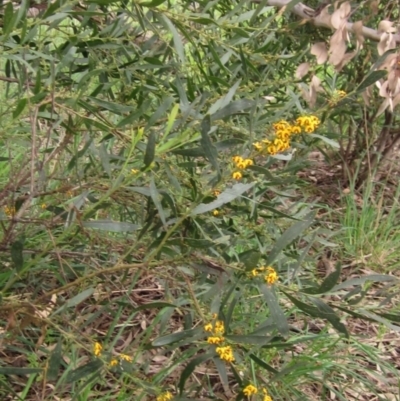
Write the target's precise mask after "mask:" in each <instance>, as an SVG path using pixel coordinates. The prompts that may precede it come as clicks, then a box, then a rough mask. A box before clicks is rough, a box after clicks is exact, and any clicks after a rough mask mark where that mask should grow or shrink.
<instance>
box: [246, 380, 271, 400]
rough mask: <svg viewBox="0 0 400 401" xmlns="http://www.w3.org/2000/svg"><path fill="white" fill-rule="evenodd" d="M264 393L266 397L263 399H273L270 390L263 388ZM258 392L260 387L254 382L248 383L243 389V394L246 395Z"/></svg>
mask: <svg viewBox="0 0 400 401" xmlns="http://www.w3.org/2000/svg"><path fill="white" fill-rule="evenodd" d="M262 391H263V394H264V398H263V401H272V398H271V397H270V395H269V394H268V391H267V390H266V389H265V388H263V390H262ZM257 393H258V389H257V387H256V386H254V385H253V384H251V383H250V384H248V385H247V386H246V387H245V388H244V389H243V394H244V395H245V396H246V397H251V396H252V395H254V394H257Z"/></svg>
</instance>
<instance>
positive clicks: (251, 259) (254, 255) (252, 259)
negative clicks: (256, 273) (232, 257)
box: [239, 249, 261, 270]
mask: <svg viewBox="0 0 400 401" xmlns="http://www.w3.org/2000/svg"><path fill="white" fill-rule="evenodd" d="M260 258H261V253H260V252H259V251H257V250H255V249H250V250H248V251H244V252H242V253H240V254H239V260H240V261H241V262H242V263H243V264H244V266H245V267H246V270H251V269H255V268H256V267H257V265H258V261H259V260H260Z"/></svg>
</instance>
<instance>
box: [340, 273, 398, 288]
mask: <svg viewBox="0 0 400 401" xmlns="http://www.w3.org/2000/svg"><path fill="white" fill-rule="evenodd" d="M367 281H372V282H377V283H384V282H391V281H396V282H399V279H398V278H397V277H395V276H389V275H388V274H369V275H366V276H362V277H359V278H351V279H349V280H346V281H344V282H343V283H340V284H338V285H335V287H333V291H337V290H342V289H343V288H349V287H352V286H354V285H362V284H364V283H365V282H367Z"/></svg>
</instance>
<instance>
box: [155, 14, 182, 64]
mask: <svg viewBox="0 0 400 401" xmlns="http://www.w3.org/2000/svg"><path fill="white" fill-rule="evenodd" d="M158 17H159V19H160V22H161V23H162V24H163V25H164V26H165V27H166V29H168V30H169V31H170V32H171V33H172V38H173V41H174V47H175V50H176V53H177V54H178V57H179V59H180V62H181V63H182V64H185V61H186V60H185V50H184V47H183V42H182V38H181V35H180V34H179V32H178V31H177V29H176V28H175V26H174V24H173V23H172V22H171V20H170V19H169V18H168V17H166V16H165V15H164V14H158Z"/></svg>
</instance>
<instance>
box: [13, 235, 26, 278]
mask: <svg viewBox="0 0 400 401" xmlns="http://www.w3.org/2000/svg"><path fill="white" fill-rule="evenodd" d="M24 242H25V241H24V239H19V240H16V241H14V242H13V243H12V244H11V260H12V262H13V264H14V267H15V269H16V270H17V272H20V271H21V270H22V267H23V266H24V255H23V250H24Z"/></svg>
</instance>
